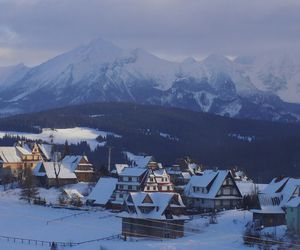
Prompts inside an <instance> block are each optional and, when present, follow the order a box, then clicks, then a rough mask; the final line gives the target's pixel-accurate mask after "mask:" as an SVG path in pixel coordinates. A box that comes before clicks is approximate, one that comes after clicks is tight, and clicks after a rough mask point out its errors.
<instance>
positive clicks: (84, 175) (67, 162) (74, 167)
mask: <svg viewBox="0 0 300 250" xmlns="http://www.w3.org/2000/svg"><path fill="white" fill-rule="evenodd" d="M61 162H62V164H63V165H64V166H65V167H67V168H69V169H70V171H72V172H73V173H75V175H76V177H77V180H78V181H79V182H91V181H93V179H94V173H95V171H94V168H93V165H92V164H91V163H90V162H89V160H88V158H87V156H85V155H66V156H65V157H64V158H63V159H62V160H61Z"/></svg>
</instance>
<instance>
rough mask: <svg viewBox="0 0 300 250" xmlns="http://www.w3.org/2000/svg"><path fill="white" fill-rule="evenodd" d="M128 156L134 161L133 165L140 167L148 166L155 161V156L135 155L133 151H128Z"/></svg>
mask: <svg viewBox="0 0 300 250" xmlns="http://www.w3.org/2000/svg"><path fill="white" fill-rule="evenodd" d="M126 154H127V158H128V160H129V161H131V162H132V166H133V167H138V168H147V165H148V164H149V163H150V162H151V161H153V156H149V155H147V156H144V155H134V154H132V153H129V152H127V153H126Z"/></svg>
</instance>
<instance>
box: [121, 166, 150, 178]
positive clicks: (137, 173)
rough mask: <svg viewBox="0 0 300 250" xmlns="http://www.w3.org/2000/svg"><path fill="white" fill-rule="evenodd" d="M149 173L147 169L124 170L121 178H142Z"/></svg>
mask: <svg viewBox="0 0 300 250" xmlns="http://www.w3.org/2000/svg"><path fill="white" fill-rule="evenodd" d="M146 171H147V169H145V168H137V167H134V168H124V169H123V170H122V172H121V173H120V174H119V175H120V176H136V177H138V176H141V175H142V174H144V173H145V172H146Z"/></svg>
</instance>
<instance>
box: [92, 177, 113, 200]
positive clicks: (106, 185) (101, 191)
mask: <svg viewBox="0 0 300 250" xmlns="http://www.w3.org/2000/svg"><path fill="white" fill-rule="evenodd" d="M117 182H118V179H117V178H111V177H102V178H100V180H99V181H98V182H97V184H96V186H95V187H94V188H93V190H92V192H91V193H90V194H89V196H88V198H87V199H88V200H92V201H94V203H95V204H99V205H106V203H107V202H108V201H109V199H110V198H111V196H112V194H113V192H114V191H115V189H116V185H117Z"/></svg>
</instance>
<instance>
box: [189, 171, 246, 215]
mask: <svg viewBox="0 0 300 250" xmlns="http://www.w3.org/2000/svg"><path fill="white" fill-rule="evenodd" d="M184 196H185V198H186V201H187V204H188V207H190V208H196V209H199V210H202V211H208V210H216V209H217V210H221V209H233V208H237V207H239V206H240V203H241V201H242V194H241V192H240V190H239V188H238V186H237V185H236V183H235V180H234V178H233V176H232V174H231V172H230V171H229V170H218V171H213V170H205V171H204V172H203V174H202V175H199V176H198V175H194V176H192V178H191V179H190V181H189V183H188V184H187V185H186V187H185V189H184Z"/></svg>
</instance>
